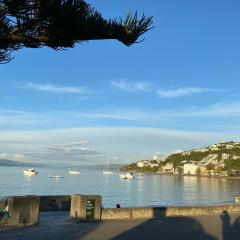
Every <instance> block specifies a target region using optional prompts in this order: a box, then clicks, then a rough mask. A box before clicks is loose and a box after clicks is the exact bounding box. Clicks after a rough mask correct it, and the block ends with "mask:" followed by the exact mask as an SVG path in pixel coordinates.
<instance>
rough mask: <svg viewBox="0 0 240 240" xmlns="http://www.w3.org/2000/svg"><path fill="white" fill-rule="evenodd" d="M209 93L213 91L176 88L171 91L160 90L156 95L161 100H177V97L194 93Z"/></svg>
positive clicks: (196, 88)
mask: <svg viewBox="0 0 240 240" xmlns="http://www.w3.org/2000/svg"><path fill="white" fill-rule="evenodd" d="M209 91H214V90H213V89H209V88H198V87H185V88H177V89H173V90H163V89H160V90H158V91H157V94H158V96H159V97H161V98H178V97H183V96H189V95H193V94H196V93H204V92H209Z"/></svg>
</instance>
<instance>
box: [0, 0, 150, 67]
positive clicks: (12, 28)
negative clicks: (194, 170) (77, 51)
mask: <svg viewBox="0 0 240 240" xmlns="http://www.w3.org/2000/svg"><path fill="white" fill-rule="evenodd" d="M151 25H152V17H146V16H145V15H142V17H141V18H140V19H138V16H137V12H135V13H134V14H132V13H129V14H128V15H127V17H126V18H125V19H124V20H123V19H121V18H120V19H112V20H111V19H110V20H106V19H104V18H103V17H102V15H101V13H99V12H97V11H96V10H95V9H94V8H93V7H91V6H90V5H89V4H87V3H86V2H85V1H83V0H0V63H7V62H9V61H10V60H11V52H12V51H15V50H18V49H20V48H23V47H28V48H40V47H43V46H47V47H50V48H53V49H55V50H60V49H64V48H72V47H74V45H75V44H76V43H79V42H82V41H88V40H101V39H116V40H118V41H120V42H122V43H124V44H125V45H127V46H131V45H132V44H134V43H137V41H138V38H139V36H141V35H142V34H144V33H145V32H146V31H148V30H149V29H150V28H151Z"/></svg>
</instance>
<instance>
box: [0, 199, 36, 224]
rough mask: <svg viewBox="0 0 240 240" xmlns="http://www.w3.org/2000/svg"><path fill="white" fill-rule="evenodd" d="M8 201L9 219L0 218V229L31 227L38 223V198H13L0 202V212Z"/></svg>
mask: <svg viewBox="0 0 240 240" xmlns="http://www.w3.org/2000/svg"><path fill="white" fill-rule="evenodd" d="M6 199H7V200H8V207H9V219H7V220H6V219H4V218H3V215H1V218H0V227H9V226H18V227H21V226H31V225H35V224H37V223H38V219H39V203H40V198H39V197H37V196H15V197H9V198H5V199H2V200H1V201H0V211H1V212H2V210H3V209H4V208H5V201H6Z"/></svg>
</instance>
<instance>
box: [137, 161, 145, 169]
mask: <svg viewBox="0 0 240 240" xmlns="http://www.w3.org/2000/svg"><path fill="white" fill-rule="evenodd" d="M137 166H138V167H139V168H143V167H144V166H145V163H144V161H138V162H137Z"/></svg>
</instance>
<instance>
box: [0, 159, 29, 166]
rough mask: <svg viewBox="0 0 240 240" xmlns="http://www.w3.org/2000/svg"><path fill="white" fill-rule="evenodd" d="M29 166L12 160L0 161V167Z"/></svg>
mask: <svg viewBox="0 0 240 240" xmlns="http://www.w3.org/2000/svg"><path fill="white" fill-rule="evenodd" d="M28 165H29V164H27V163H23V162H17V161H12V160H6V159H0V166H28Z"/></svg>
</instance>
